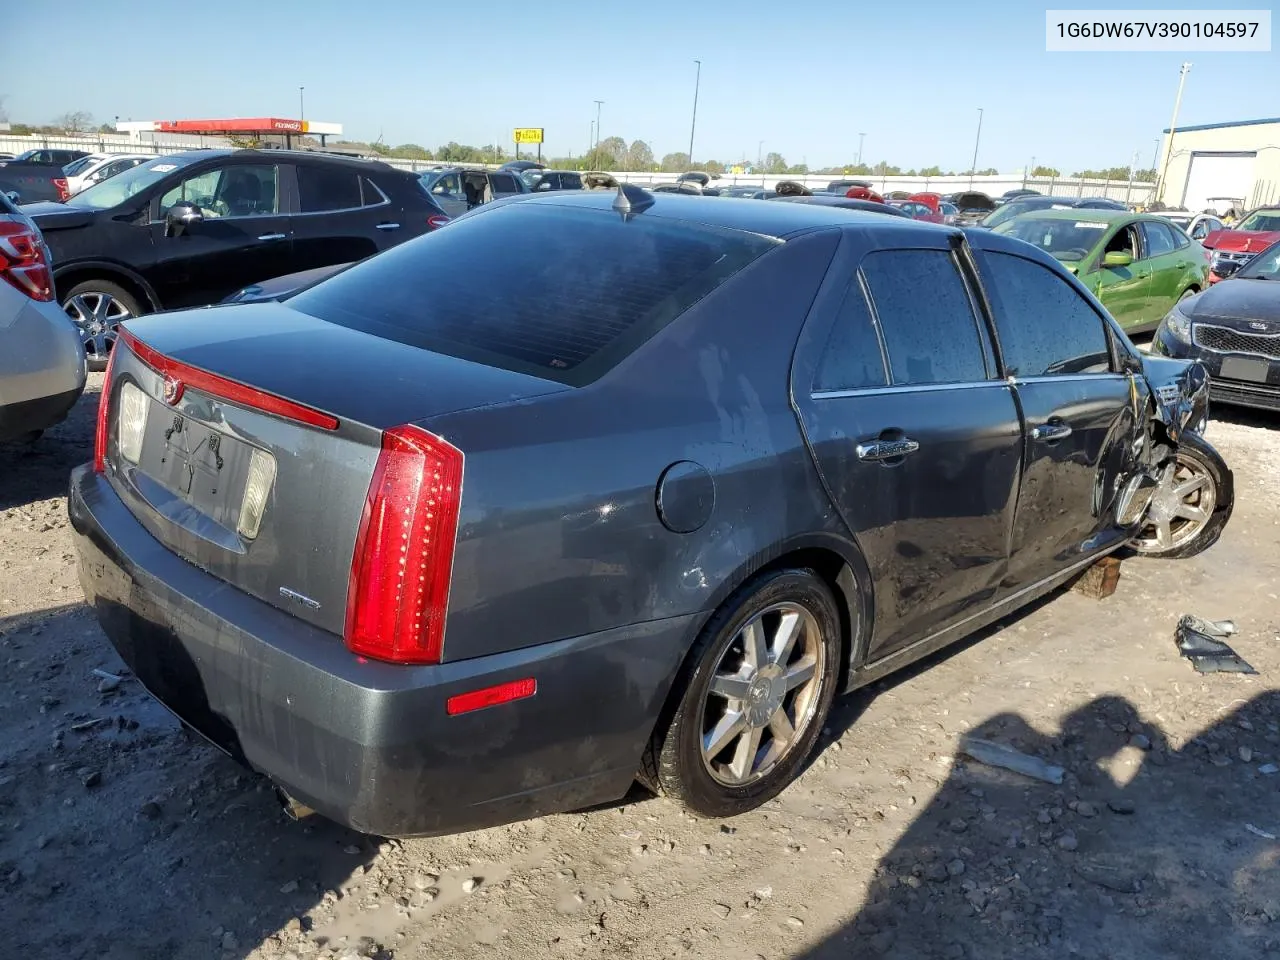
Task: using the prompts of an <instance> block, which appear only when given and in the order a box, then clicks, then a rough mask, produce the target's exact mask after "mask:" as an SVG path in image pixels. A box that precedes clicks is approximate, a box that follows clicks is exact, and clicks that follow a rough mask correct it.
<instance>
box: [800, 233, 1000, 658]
mask: <svg viewBox="0 0 1280 960" xmlns="http://www.w3.org/2000/svg"><path fill="white" fill-rule="evenodd" d="M794 390H795V396H796V401H797V404H798V406H799V410H800V416H801V419H802V421H803V424H804V427H805V432H806V434H807V436H808V439H809V442H810V444H811V448H812V450H813V452H814V456H815V459H816V461H817V465H818V469H819V471H820V473H821V474H822V478H823V480H824V482H825V485H826V487H827V489H828V490H829V491H830V494H831V497H832V499H833V502H834V504H835V508H836V510H837V511H838V512H839V514H840V516H841V517H842V518H843V520H844V522H845V524H846V525H847V527H848V528H849V530H850V531H851V532H852V534H853V536H854V538H855V540H856V542H857V543H858V545H859V548H860V549H861V551H862V553H863V556H864V558H865V559H866V561H867V565H868V567H869V569H870V571H871V575H872V578H873V584H872V588H873V593H874V596H875V616H874V628H873V632H872V637H871V644H870V650H869V654H870V658H871V659H877V658H879V657H880V656H883V655H885V654H887V653H891V652H892V651H893V650H895V649H898V648H901V647H903V646H905V645H907V644H909V643H911V642H912V641H914V640H918V639H922V638H924V637H926V636H928V635H929V634H932V633H935V632H937V631H938V630H941V629H943V628H945V627H947V626H948V625H950V624H952V623H955V622H956V621H958V620H960V619H962V618H963V617H965V616H967V615H969V614H971V613H972V612H974V610H975V609H978V608H980V607H981V605H982V604H984V603H986V602H989V601H990V600H991V599H992V597H993V596H994V595H995V593H996V591H997V589H998V587H999V583H1000V581H1001V578H1002V577H1003V575H1004V572H1005V569H1006V560H1007V549H1008V533H1009V523H1010V521H1011V519H1012V510H1013V503H1014V498H1015V492H1016V485H1017V477H1018V460H1019V456H1020V453H1021V443H1022V435H1021V426H1020V423H1019V420H1018V412H1017V407H1016V406H1015V404H1014V400H1013V395H1012V389H1011V388H1010V386H1009V385H1008V384H1007V383H1005V382H1003V381H1002V380H999V379H995V378H994V362H993V360H992V358H991V357H990V355H989V353H988V346H987V344H986V341H985V338H984V335H983V334H982V332H981V330H980V328H979V324H978V321H977V318H976V316H975V314H974V311H973V307H972V301H971V298H970V293H969V289H968V287H967V286H966V284H965V281H964V279H963V276H962V275H961V273H960V271H959V268H958V265H957V262H956V260H955V258H954V256H953V254H952V253H951V252H950V251H949V250H947V249H945V248H938V249H928V250H923V249H913V250H884V251H875V252H872V253H870V254H868V255H867V256H866V257H865V258H863V260H862V263H861V269H860V270H859V271H858V273H857V275H856V276H855V277H854V278H853V280H852V282H851V283H850V285H849V288H848V291H847V294H846V295H845V298H844V303H843V306H842V307H841V309H840V312H839V314H838V316H837V317H836V318H835V321H834V326H833V327H832V332H831V335H830V338H829V340H828V342H827V346H826V350H825V352H824V354H823V356H822V358H821V361H820V362H819V364H818V365H817V367H816V375H815V376H814V377H813V380H812V383H811V384H809V383H806V384H800V383H797V384H795V386H794Z"/></svg>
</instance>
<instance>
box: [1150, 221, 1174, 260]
mask: <svg viewBox="0 0 1280 960" xmlns="http://www.w3.org/2000/svg"><path fill="white" fill-rule="evenodd" d="M1142 236H1143V239H1145V240H1146V241H1147V256H1148V257H1159V256H1163V255H1164V254H1166V253H1173V251H1174V249H1175V248H1176V246H1177V243H1176V241H1174V239H1173V233H1172V231H1170V230H1169V228H1168V227H1166V226H1165V225H1164V224H1163V223H1155V222H1154V221H1151V220H1144V221H1142Z"/></svg>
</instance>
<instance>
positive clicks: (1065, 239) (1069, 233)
mask: <svg viewBox="0 0 1280 960" xmlns="http://www.w3.org/2000/svg"><path fill="white" fill-rule="evenodd" d="M1108 226H1110V224H1107V223H1103V222H1101V221H1096V220H1057V219H1051V218H1049V217H1044V216H1040V217H1032V216H1026V217H1019V218H1018V219H1016V220H1010V221H1009V222H1008V223H1006V224H1004V225H1003V226H1001V227H998V228H997V229H996V233H1002V234H1004V235H1006V236H1009V237H1016V238H1017V239H1019V240H1025V241H1026V242H1027V243H1030V244H1034V245H1035V246H1037V247H1039V248H1040V249H1041V250H1043V251H1044V252H1045V253H1048V254H1049V255H1050V256H1053V257H1057V258H1058V259H1059V260H1062V261H1065V262H1068V263H1070V262H1074V261H1076V260H1083V259H1084V258H1085V257H1087V256H1088V255H1089V251H1090V250H1092V249H1093V248H1094V247H1095V246H1096V245H1097V243H1098V241H1099V240H1101V239H1102V237H1103V234H1105V233H1106V232H1107V227H1108Z"/></svg>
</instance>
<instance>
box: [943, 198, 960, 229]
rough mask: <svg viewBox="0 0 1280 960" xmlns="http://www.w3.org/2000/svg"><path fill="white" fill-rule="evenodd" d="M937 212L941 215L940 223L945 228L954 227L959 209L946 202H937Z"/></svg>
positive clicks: (958, 215)
mask: <svg viewBox="0 0 1280 960" xmlns="http://www.w3.org/2000/svg"><path fill="white" fill-rule="evenodd" d="M938 212H939V213H940V214H942V222H943V223H945V224H946V225H947V226H954V225H955V223H956V221H957V220H958V219H959V217H960V210H959V208H958V207H957V206H956V205H955V204H954V203H949V202H948V201H946V200H940V201H938Z"/></svg>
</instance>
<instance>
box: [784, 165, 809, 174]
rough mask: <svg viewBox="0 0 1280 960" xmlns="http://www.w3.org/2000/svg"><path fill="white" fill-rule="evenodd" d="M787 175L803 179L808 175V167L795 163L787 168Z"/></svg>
mask: <svg viewBox="0 0 1280 960" xmlns="http://www.w3.org/2000/svg"><path fill="white" fill-rule="evenodd" d="M787 173H789V174H791V175H792V176H796V177H804V176H808V174H809V165H808V164H807V163H796V164H792V165H791V166H790V167H787Z"/></svg>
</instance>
